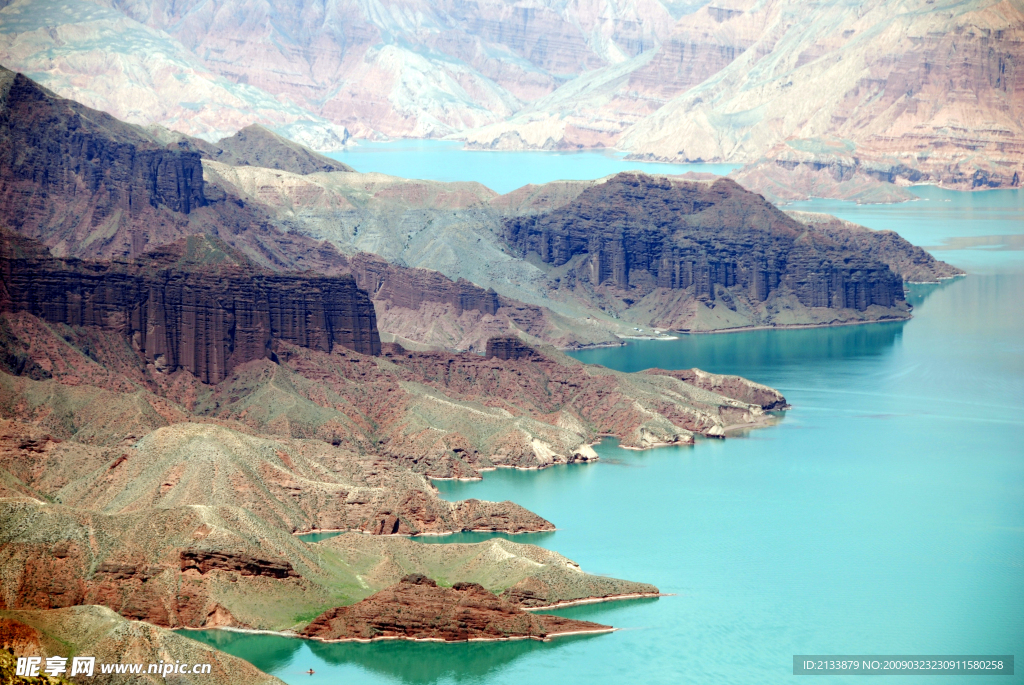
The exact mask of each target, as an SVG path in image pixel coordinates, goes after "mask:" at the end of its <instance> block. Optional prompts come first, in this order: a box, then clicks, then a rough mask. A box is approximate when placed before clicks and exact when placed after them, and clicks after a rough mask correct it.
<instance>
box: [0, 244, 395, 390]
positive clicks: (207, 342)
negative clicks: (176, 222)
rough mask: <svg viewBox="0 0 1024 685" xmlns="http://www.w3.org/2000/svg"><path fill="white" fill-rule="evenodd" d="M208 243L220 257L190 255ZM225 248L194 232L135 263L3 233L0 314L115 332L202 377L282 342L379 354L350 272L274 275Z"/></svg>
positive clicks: (212, 379) (169, 367)
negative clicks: (233, 258) (62, 255)
mask: <svg viewBox="0 0 1024 685" xmlns="http://www.w3.org/2000/svg"><path fill="white" fill-rule="evenodd" d="M199 243H202V244H203V245H202V246H203V247H210V248H211V249H209V250H208V251H207V252H206V256H208V255H210V253H212V254H214V255H216V254H217V253H218V251H219V250H218V247H220V248H223V249H224V250H225V252H222V253H221V255H222V256H223V257H224V261H222V262H220V263H214V264H207V263H195V262H190V261H189V258H190V257H191V256H192V255H194V254H195V253H197V252H203V250H202V249H201V248H200V246H198V245H197V244H199ZM230 252H231V251H230V249H229V248H227V247H226V246H223V245H222V244H221V245H217V244H211V245H207V244H205V243H204V242H203V239H201V238H198V237H196V238H192V239H187V240H185V241H181V242H179V243H177V244H175V245H171V246H167V247H165V248H162V249H161V250H159V251H158V252H153V253H150V254H148V255H147V256H145V257H143V258H140V259H138V260H135V261H133V262H119V261H116V262H80V261H77V260H71V261H64V260H59V259H55V258H53V257H50V255H49V254H48V253H47V251H46V250H45V248H43V247H42V246H41V245H39V244H38V243H35V242H34V241H31V240H28V239H25V238H21V237H18V236H16V235H13V234H10V233H6V234H5V235H3V236H2V239H0V279H2V287H3V290H2V291H0V311H7V312H22V311H25V312H30V313H31V314H33V315H36V316H39V317H40V318H42V319H45V320H46V321H49V322H52V323H63V324H69V325H73V326H95V327H99V328H103V329H106V330H113V331H116V332H118V333H120V334H121V335H123V336H125V337H126V338H128V339H130V340H131V341H132V344H133V346H134V347H135V348H136V349H137V350H138V351H139V353H140V354H142V355H143V356H144V357H145V358H146V359H147V360H149V361H151V362H153V363H154V364H155V365H156V367H157V368H158V369H159V370H166V371H169V372H170V371H174V370H176V369H179V368H184V369H187V370H188V371H190V372H192V373H193V374H194V375H196V376H197V377H198V378H199V379H200V380H202V381H203V382H206V383H216V382H219V381H221V380H223V379H224V378H225V377H226V376H227V375H228V374H229V373H230V372H231V370H232V369H234V368H235V367H237V366H239V365H240V364H244V363H246V362H249V361H253V360H255V359H263V358H266V357H270V356H271V345H272V343H273V341H275V340H281V341H285V342H289V343H293V344H296V345H299V346H301V347H309V348H312V349H318V350H321V351H323V352H331V351H332V350H333V349H334V348H335V347H337V346H341V347H348V348H350V349H352V350H354V351H357V352H359V353H361V354H378V353H379V352H380V337H379V335H378V333H377V326H376V314H375V312H374V308H373V304H372V303H371V302H370V299H369V297H368V296H367V294H366V292H365V291H363V290H360V289H359V288H358V287H357V286H356V283H355V279H354V278H353V277H352V276H338V277H319V276H313V275H309V274H301V275H299V274H274V273H269V272H265V271H263V270H261V269H258V268H257V267H255V266H254V265H253V264H251V263H248V262H247V261H246V260H244V258H239V259H238V261H237V262H235V263H232V262H230V261H228V259H227V253H230Z"/></svg>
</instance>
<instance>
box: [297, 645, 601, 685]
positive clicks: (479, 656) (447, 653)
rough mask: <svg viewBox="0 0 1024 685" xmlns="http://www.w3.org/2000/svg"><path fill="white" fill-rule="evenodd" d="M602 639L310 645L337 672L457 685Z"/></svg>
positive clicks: (413, 683)
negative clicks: (350, 669)
mask: <svg viewBox="0 0 1024 685" xmlns="http://www.w3.org/2000/svg"><path fill="white" fill-rule="evenodd" d="M595 639H600V636H595V635H589V636H588V635H571V636H567V637H564V638H558V639H556V640H552V641H551V642H538V641H536V640H516V641H512V642H461V643H458V644H436V643H425V642H398V641H396V642H378V643H371V644H358V643H339V644H324V643H322V642H310V643H309V647H310V650H312V652H313V654H315V655H316V656H317V657H319V658H320V659H322V660H323V661H324V662H326V663H328V664H331V665H333V666H338V665H343V664H356V665H359V666H361V667H362V668H364V669H366V670H367V671H371V672H375V673H379V674H382V675H386V676H391V677H392V678H394V679H396V680H399V681H400V682H402V683H409V684H410V685H420V684H423V685H426V684H428V683H436V682H438V681H439V680H442V679H443V680H446V681H452V682H456V683H463V682H478V681H485V680H486V678H487V676H489V675H493V674H495V673H497V672H499V671H501V670H503V669H504V667H505V666H507V665H508V664H510V663H512V662H514V661H517V660H518V659H521V658H523V657H525V656H527V655H530V654H536V653H538V652H546V651H552V650H557V649H561V648H564V647H567V646H569V645H571V644H574V643H579V642H586V641H589V640H595Z"/></svg>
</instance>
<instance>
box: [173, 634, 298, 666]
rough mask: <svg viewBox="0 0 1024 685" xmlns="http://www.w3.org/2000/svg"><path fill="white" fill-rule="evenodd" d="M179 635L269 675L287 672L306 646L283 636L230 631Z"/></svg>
mask: <svg viewBox="0 0 1024 685" xmlns="http://www.w3.org/2000/svg"><path fill="white" fill-rule="evenodd" d="M179 634H180V635H184V636H185V637H190V638H192V639H193V640H196V641H197V642H202V643H203V644H206V645H210V646H211V647H215V648H217V649H219V650H220V651H222V652H227V653H228V654H231V655H232V656H237V657H240V658H242V659H245V660H246V661H248V662H249V663H251V664H254V665H255V666H256V667H257V668H259V669H260V670H262V671H264V672H266V673H277V672H279V671H281V670H282V669H285V668H287V667H288V665H289V664H290V663H292V661H293V659H294V657H295V654H296V653H297V652H298V651H299V650H300V649H302V644H303V641H302V640H298V639H295V638H290V637H282V636H280V635H266V634H257V633H236V632H234V631H228V630H183V631H179Z"/></svg>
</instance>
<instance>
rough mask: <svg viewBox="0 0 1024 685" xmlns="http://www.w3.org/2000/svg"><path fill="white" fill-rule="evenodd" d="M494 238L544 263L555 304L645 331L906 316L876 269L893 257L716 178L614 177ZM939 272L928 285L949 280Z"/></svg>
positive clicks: (898, 290) (894, 285) (894, 277)
mask: <svg viewBox="0 0 1024 685" xmlns="http://www.w3.org/2000/svg"><path fill="white" fill-rule="evenodd" d="M832 228H833V229H834V228H835V227H834V226H833V227H832ZM504 231H505V233H504V237H505V240H506V241H507V242H508V244H509V246H510V247H511V248H512V250H514V252H515V253H516V254H518V255H520V256H522V257H524V258H531V256H532V258H534V259H536V260H538V261H539V262H540V263H542V264H544V265H546V268H547V269H548V278H549V279H550V280H551V281H552V282H554V284H556V287H558V288H559V289H560V290H563V291H565V292H566V293H567V296H573V297H579V298H582V299H586V300H587V301H588V302H593V303H595V304H598V305H599V306H602V307H603V308H605V309H606V310H610V311H612V312H615V313H617V314H618V313H619V312H622V313H621V314H620V315H621V316H623V317H628V318H629V319H631V320H633V321H638V322H640V323H643V324H645V325H648V326H652V327H658V328H668V329H674V330H707V329H711V328H729V327H741V326H744V325H746V326H749V325H779V324H788V323H795V322H796V321H797V320H799V321H801V322H806V323H835V322H842V321H866V320H882V319H901V318H906V317H907V316H908V315H909V314H908V307H907V305H906V303H905V301H904V297H903V284H902V281H903V279H902V278H901V277H900V275H899V274H898V273H896V270H895V269H894V268H890V266H889V264H888V263H887V262H886V261H884V260H885V257H886V256H887V257H889V261H893V262H894V261H895V260H893V259H892V257H893V256H894V255H892V254H891V253H890V254H888V255H883V254H882V251H881V250H879V249H870V248H869V249H868V250H864V249H857V248H862V247H867V246H868V243H862V244H861V245H857V246H856V247H855V246H854V245H853V241H852V240H847V238H846V234H845V232H843V231H842V230H840V231H839V234H831V235H830V234H829V233H828V232H826V231H823V230H822V229H821V228H820V227H817V226H815V225H808V224H803V223H800V222H798V221H796V220H795V219H793V218H792V217H790V216H788V215H786V214H784V213H782V212H780V211H779V210H778V209H776V208H775V207H774V206H773V205H771V204H769V203H768V202H766V201H764V199H763V198H761V197H760V196H757V195H754V194H752V193H749V192H747V191H745V190H743V189H742V188H741V187H740V186H738V185H737V184H736V183H734V182H732V181H729V180H725V179H721V180H717V181H713V182H712V181H696V182H687V181H677V180H670V179H654V178H651V177H649V176H644V175H642V174H626V173H624V174H619V175H618V176H616V177H614V178H612V179H610V180H608V181H607V182H606V183H602V184H600V185H595V186H593V187H591V188H589V189H587V190H585V191H583V192H582V193H581V194H580V195H579V196H578V197H577V198H576V199H575V200H573V201H572V202H569V203H567V204H565V205H563V206H561V207H559V208H557V209H554V210H552V211H550V212H547V213H543V214H534V215H527V216H521V217H511V218H507V219H506V220H505V223H504ZM837 235H838V236H839V237H838V239H837V238H836V236H837ZM865 235H877V234H874V233H873V232H872V233H868V234H865ZM886 237H887V239H888V240H889V241H890V244H891V245H893V246H895V245H897V244H899V245H900V248H899V251H900V253H901V254H906V253H913V254H914V255H915V258H916V259H917V260H918V261H919V263H920V265H921V266H922V267H923V266H924V265H925V264H929V263H931V258H930V257H928V256H927V255H924V253H923V251H919V252H920V254H919V253H917V252H915V251H914V248H912V246H910V245H909V244H906V243H905V241H902V242H901V241H900V239H899V238H898V237H897V236H895V235H894V234H889V235H887V236H886ZM844 241H846V242H845V243H844ZM871 247H876V245H875V244H872V245H871ZM876 255H877V256H876ZM945 266H946V265H942V267H945ZM942 267H939V269H938V272H937V273H938V276H939V277H945V276H948V275H953V274H951V273H949V272H948V271H946V270H944V269H943V268H942ZM917 273H918V271H915V274H917ZM933 273H935V272H933Z"/></svg>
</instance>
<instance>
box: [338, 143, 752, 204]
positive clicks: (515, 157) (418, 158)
mask: <svg viewBox="0 0 1024 685" xmlns="http://www.w3.org/2000/svg"><path fill="white" fill-rule="evenodd" d="M328 156H329V157H333V158H334V159H337V160H339V161H341V162H344V163H345V164H348V165H349V166H351V167H352V168H353V169H355V170H356V171H361V172H363V173H368V172H371V171H376V172H379V173H382V174H390V175H392V176H402V177H404V178H424V179H429V180H431V181H478V182H480V183H482V184H484V185H485V186H487V187H488V188H490V189H491V190H494V191H496V192H499V193H507V192H509V191H512V190H515V189H516V188H519V187H521V186H524V185H526V184H527V183H534V184H539V183H549V182H550V181H564V180H566V179H574V180H585V179H595V178H602V177H604V176H608V175H610V174H615V173H618V172H620V171H646V172H648V173H652V174H685V173H686V172H687V171H700V172H704V173H708V174H719V175H723V174H727V173H729V172H730V171H732V170H733V169H736V168H738V165H736V164H655V163H651V162H627V161H625V160H624V159H623V157H624V156H625V155H624V153H621V152H614V151H611V150H585V151H581V152H538V151H532V152H492V151H488V150H463V149H462V143H460V142H456V141H448V140H399V141H394V142H388V143H373V142H361V143H360V144H359V145H356V146H354V147H351V148H349V149H347V150H343V151H341V152H334V153H330V154H328Z"/></svg>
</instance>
